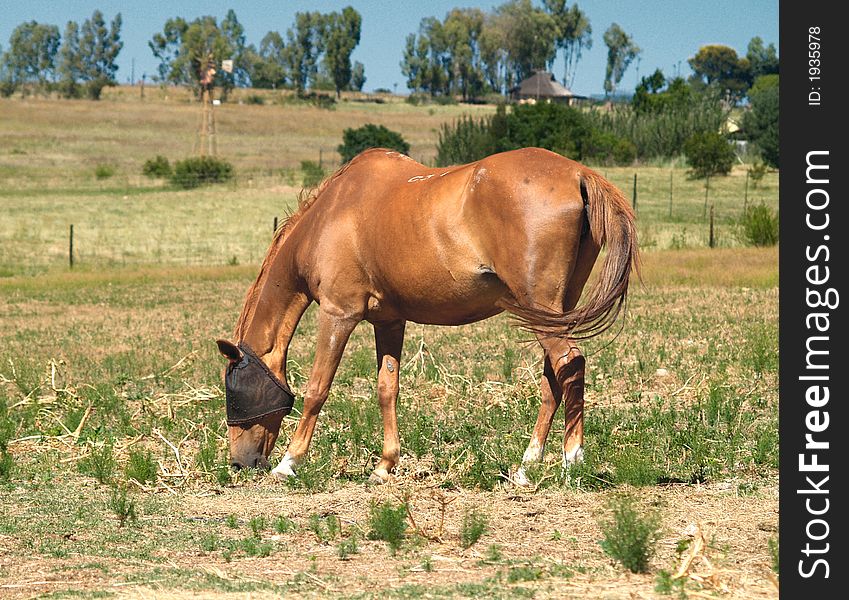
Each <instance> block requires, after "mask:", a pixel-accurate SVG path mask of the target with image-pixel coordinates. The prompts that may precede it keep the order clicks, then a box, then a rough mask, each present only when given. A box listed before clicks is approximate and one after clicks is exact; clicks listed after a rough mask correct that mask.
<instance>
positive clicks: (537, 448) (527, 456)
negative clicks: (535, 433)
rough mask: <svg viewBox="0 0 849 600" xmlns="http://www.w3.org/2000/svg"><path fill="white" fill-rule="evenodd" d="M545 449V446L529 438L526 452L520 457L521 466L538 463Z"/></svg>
mask: <svg viewBox="0 0 849 600" xmlns="http://www.w3.org/2000/svg"><path fill="white" fill-rule="evenodd" d="M544 449H545V446H543V445H542V444H540V443H539V441H538V440H537V439H536V438H531V442H530V443H529V444H528V448H527V450H525V453H524V454H523V455H522V464H523V465H524V464H527V463H532V462H539V461H540V459H542V453H543V450H544Z"/></svg>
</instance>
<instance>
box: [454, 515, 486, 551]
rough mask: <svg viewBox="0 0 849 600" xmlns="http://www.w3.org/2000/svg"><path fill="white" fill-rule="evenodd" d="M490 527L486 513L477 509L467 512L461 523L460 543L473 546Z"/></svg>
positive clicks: (468, 546)
mask: <svg viewBox="0 0 849 600" xmlns="http://www.w3.org/2000/svg"><path fill="white" fill-rule="evenodd" d="M488 527H489V524H488V519H487V517H486V515H485V514H483V513H480V512H478V511H476V510H472V511H468V512H466V513H465V514H464V515H463V522H462V523H461V524H460V545H461V546H463V548H471V547H472V546H474V545H475V544H476V543H477V541H478V540H479V539H481V536H483V534H485V533H486V531H487V529H488Z"/></svg>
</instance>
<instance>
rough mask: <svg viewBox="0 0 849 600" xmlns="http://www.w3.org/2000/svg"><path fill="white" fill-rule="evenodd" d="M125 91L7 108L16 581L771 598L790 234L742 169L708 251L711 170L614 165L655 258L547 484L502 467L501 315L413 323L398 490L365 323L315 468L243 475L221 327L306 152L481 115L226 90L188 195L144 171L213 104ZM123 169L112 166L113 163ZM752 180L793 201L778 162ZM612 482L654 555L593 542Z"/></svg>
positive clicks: (313, 456) (510, 367)
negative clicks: (321, 103) (210, 175)
mask: <svg viewBox="0 0 849 600" xmlns="http://www.w3.org/2000/svg"><path fill="white" fill-rule="evenodd" d="M111 93H112V95H111V96H109V97H107V99H106V100H104V101H103V102H101V103H99V104H96V103H90V102H59V101H55V100H47V99H34V100H33V99H31V100H27V101H21V100H12V101H9V100H4V101H0V182H2V185H0V197H2V201H3V208H4V210H3V216H2V217H0V341H2V351H0V449H2V448H3V447H6V448H7V450H6V451H4V452H2V453H0V596H3V597H14V598H17V597H20V598H24V597H26V598H29V597H34V596H39V595H44V596H49V597H74V596H80V595H82V596H85V597H109V596H113V595H114V596H128V597H182V596H186V597H188V596H190V595H195V594H203V595H205V596H206V595H212V596H218V595H220V596H222V597H223V596H230V595H233V596H239V597H242V596H245V597H246V596H248V595H250V596H251V597H266V596H268V597H272V596H279V595H281V594H291V595H296V594H297V595H299V596H307V597H334V598H336V597H344V598H385V597H390V598H413V597H431V598H443V597H534V598H563V597H567V598H631V597H663V596H665V595H666V594H671V595H670V596H669V597H673V596H679V597H704V596H712V595H717V596H722V597H729V598H772V597H776V596H777V594H778V591H777V584H776V583H775V581H776V580H775V575H774V571H773V567H774V560H773V552H772V550H773V549H774V548H775V544H776V543H777V523H778V493H777V492H778V474H777V466H778V437H777V420H778V413H777V405H778V394H777V362H778V359H777V318H778V315H777V312H778V307H777V297H778V287H777V286H778V274H777V256H778V255H777V249H775V248H767V249H762V248H751V247H746V246H744V244H743V243H742V241H741V238H740V235H739V230H738V227H737V225H736V218H737V217H738V215H739V212H740V210H741V206H742V204H741V203H742V197H743V190H744V189H745V188H744V180H745V169H744V167H743V166H740V167H738V168H737V169H736V170H735V171H734V173H733V174H732V175H731V176H730V177H727V178H717V180H716V181H712V182H711V190H710V198H711V200H712V202H713V203H714V205H715V214H716V216H717V235H718V246H719V247H717V248H714V249H710V248H707V247H706V246H707V233H706V232H707V226H708V223H707V220H706V219H705V218H703V214H704V188H703V187H702V182H698V181H692V180H689V179H687V177H686V174H685V169H684V168H683V166H682V165H680V164H670V165H643V166H640V167H637V168H616V169H613V168H603V167H599V170H600V171H602V172H604V173H605V174H606V175H607V176H608V177H610V178H611V179H612V180H613V181H614V182H615V183H617V184H618V185H619V186H620V187H621V188H622V189H623V190H624V191H625V192H626V195H628V196H630V195H631V192H632V187H631V186H632V185H633V176H634V173H635V172H636V173H638V185H639V188H638V216H639V227H640V235H641V240H642V245H643V248H644V253H643V262H644V270H643V283H642V284H635V285H634V286H633V288H632V295H631V300H630V305H629V312H628V318H627V320H626V321H625V325H624V328H623V329H622V331H621V333H620V334H619V335H618V336H615V335H614V334H613V333H611V334H608V335H606V336H602V338H599V339H597V340H593V341H591V342H587V343H585V344H584V352H585V354H586V355H587V356H588V379H587V446H586V451H587V460H586V462H585V463H584V464H583V465H582V466H581V467H580V468H578V469H577V470H575V471H572V472H570V473H569V474H568V475H564V474H563V473H562V472H561V470H560V463H559V449H558V447H559V444H560V443H561V439H562V429H563V426H562V419H557V420H556V421H555V427H554V430H553V431H552V434H551V437H550V444H549V448H548V450H547V455H546V460H545V461H544V463H543V464H542V465H540V466H539V468H537V469H535V470H533V471H532V472H531V478H532V481H533V485H532V486H531V487H530V488H528V489H522V488H517V487H515V486H513V485H512V484H510V483H509V482H508V481H507V477H508V475H509V473H510V472H511V470H512V469H514V468H515V467H516V466H517V463H518V461H519V460H520V458H521V455H522V452H523V450H524V446H525V445H526V443H527V440H528V437H529V434H530V430H531V427H532V426H533V421H534V418H535V416H536V410H537V407H538V404H539V390H538V378H539V371H540V368H541V354H540V351H539V350H538V347H537V346H536V344H530V343H527V334H525V333H523V332H522V331H520V330H517V329H516V328H515V327H513V326H512V325H511V323H510V320H509V318H507V317H505V316H499V317H496V318H493V319H490V320H488V321H485V322H482V323H478V324H472V325H468V326H464V327H458V328H438V327H425V326H420V325H415V324H410V325H409V327H408V333H407V339H406V343H405V347H404V355H403V357H402V367H403V368H402V377H401V397H400V402H399V422H400V430H401V443H402V462H401V467H400V469H399V471H398V473H397V477H396V478H395V480H394V481H393V482H392V483H390V484H389V485H386V486H382V487H372V486H369V485H367V484H366V480H367V477H368V474H369V472H370V470H371V468H372V467H373V465H374V461H375V457H376V456H378V455H379V450H380V442H381V425H380V418H379V411H378V408H377V403H376V400H375V396H376V390H375V388H376V382H375V376H374V365H373V363H374V343H373V338H372V334H371V331H370V328H369V327H368V326H367V324H362V325H361V326H360V327H358V328H357V330H356V331H355V333H354V335H353V337H352V340H351V342H350V343H349V345H348V348H347V350H346V353H345V357H344V358H343V361H342V364H341V366H340V370H339V373H338V374H337V377H336V381H335V384H334V386H333V388H332V390H331V397H330V400H329V401H328V403H327V405H326V406H325V410H324V412H323V414H322V416H321V417H320V419H319V426H318V430H317V433H316V437H315V439H314V442H313V447H312V449H311V453H310V461H309V463H308V464H307V465H305V466H304V467H303V468H302V469H301V471H300V473H299V479H298V480H296V481H293V482H291V483H278V482H275V481H273V480H272V479H271V478H270V477H269V476H268V475H266V474H264V473H254V472H240V473H239V474H232V473H230V472H229V470H228V469H227V457H226V447H227V443H226V427H225V425H224V422H223V416H224V415H223V412H224V411H223V391H222V384H221V380H220V374H221V370H222V367H223V359H221V358H220V356H218V354H217V351H216V349H215V345H214V344H213V340H214V339H215V338H217V337H229V336H230V334H231V332H232V329H233V325H234V323H235V320H236V317H237V316H238V312H239V310H240V308H241V302H242V299H243V297H244V293H245V290H246V289H247V287H248V285H249V284H250V282H251V281H252V279H253V277H254V276H255V275H256V270H257V266H258V262H259V261H260V260H261V258H262V256H263V253H264V250H265V246H266V245H267V243H268V241H269V239H270V236H271V232H272V223H273V219H274V217H275V216H279V217H282V216H283V215H284V214H285V211H286V210H287V209H291V207H292V206H293V205H294V201H295V196H296V194H297V191H298V189H299V184H300V173H299V170H298V169H299V165H300V161H301V160H318V153H319V152H318V151H319V150H320V149H321V150H322V156H323V160H324V161H326V162H327V163H328V164H329V165H332V164H333V161H336V160H338V157H337V156H336V155H335V154H334V153H333V150H332V149H333V148H335V145H337V144H338V143H339V141H340V140H341V131H342V129H344V128H345V127H349V126H352V125H356V124H360V123H364V122H367V121H373V122H377V123H383V124H386V125H387V126H388V127H390V128H392V129H396V130H398V131H401V132H402V133H403V134H404V136H405V138H406V139H408V140H409V141H411V144H412V146H413V149H412V155H413V156H414V157H415V158H417V159H418V158H421V159H422V160H424V161H428V160H430V159H431V157H432V156H433V146H434V143H435V141H436V136H437V133H436V132H437V131H438V128H439V124H440V123H441V122H444V121H446V120H450V119H452V118H455V117H456V116H458V115H459V114H461V113H462V112H463V111H466V110H474V111H478V112H483V111H486V110H491V107H473V108H472V109H469V108H468V107H457V106H445V107H427V106H424V107H412V106H409V105H406V104H403V103H399V102H387V103H385V104H374V103H364V102H354V101H353V99H351V101H349V102H347V103H340V105H339V106H337V108H336V109H335V110H331V111H328V110H322V109H318V108H316V107H312V106H297V105H288V104H280V103H275V102H273V101H271V100H269V101H268V102H267V103H266V104H265V105H261V106H260V105H252V104H243V105H239V104H235V103H234V104H231V105H228V104H225V105H223V106H222V107H221V110H220V114H219V131H220V132H221V141H220V143H221V145H222V147H224V146H225V140H226V148H227V150H226V151H225V152H222V154H224V155H225V156H226V157H228V158H230V159H231V160H232V161H233V162H234V164H235V166H236V169H237V173H238V177H237V179H236V181H235V182H234V183H232V184H227V185H223V186H217V187H210V188H204V189H202V190H200V191H175V190H173V189H171V188H169V187H168V186H167V185H166V184H165V183H164V182H161V181H148V180H146V179H144V178H142V177H141V175H140V169H141V163H142V162H143V161H144V160H145V159H147V158H150V157H151V156H152V155H154V154H157V153H162V154H166V155H167V156H168V157H169V158H172V159H174V158H180V157H182V156H185V155H188V154H189V153H190V152H191V145H192V141H193V130H194V124H195V122H196V118H195V117H196V107H194V106H191V105H189V104H188V103H187V102H186V101H185V98H181V97H179V96H178V95H177V96H175V97H170V96H169V98H168V99H166V98H164V95H165V94H166V93H168V92H167V91H163V90H159V89H149V90H148V91H147V93H148V98H147V101H146V102H144V103H143V102H141V101H139V100H138V99H136V98H135V96H134V95H132V94H131V91H128V90H111ZM171 94H172V95H173V94H174V93H173V92H171ZM160 95H161V97H160ZM107 162H108V163H109V164H111V165H113V166H114V171H115V173H114V175H112V176H111V177H109V178H103V179H97V178H96V177H95V175H94V170H95V168H96V167H97V165H99V164H105V163H107ZM670 173H671V174H672V178H673V183H674V190H675V192H674V204H673V211H672V216H670V215H669V195H668V188H669V180H670ZM750 185H751V184H750ZM747 201H748V202H761V201H763V202H766V203H767V204H768V205H770V206H772V207H775V206H776V205H777V175H776V174H774V173H770V174H768V175H767V176H766V177H765V179H764V180H763V181H762V182H761V183H760V185H758V187H757V188H753V187H749V188H748V198H747ZM71 223H73V224H74V225H75V236H76V237H75V246H76V252H77V254H76V259H77V260H76V264H75V268H74V270H73V271H70V270H69V269H68V267H67V251H68V248H67V244H68V238H67V236H68V227H69V225H70V224H71ZM314 327H315V320H314V312H313V311H312V310H311V311H310V312H308V314H307V315H306V317H305V318H304V320H303V322H302V323H301V325H300V327H299V332H298V335H296V337H295V339H294V341H293V346H292V351H291V353H290V358H289V360H290V366H289V373H290V384H291V385H292V387H293V389H294V390H295V391H296V393H298V392H300V391H302V390H303V388H304V386H305V384H306V381H305V374H306V373H307V371H308V368H309V365H310V362H311V355H312V352H313V346H312V340H313V334H314ZM298 395H300V394H298ZM299 407H300V405H299V404H296V406H295V411H294V412H293V414H292V415H291V416H290V417H289V418H287V419H286V421H285V422H284V431H283V432H282V433H281V441H280V442H279V443H278V448H277V450H276V451H275V454H274V455H273V456H272V462H274V460H275V459H279V458H280V455H281V454H282V451H283V448H284V447H285V440H286V439H287V437H288V435H289V434H290V433H291V432H292V431H293V429H294V425H295V423H296V421H297V416H298V409H299ZM622 498H624V500H622ZM617 499H620V500H619V501H622V502H627V503H629V505H630V506H633V507H635V508H636V510H637V512H638V513H639V514H641V515H651V514H656V515H657V518H658V519H659V530H658V531H659V538H658V541H657V543H656V545H655V547H656V553H655V555H654V556H653V557H652V558H651V560H650V563H649V569H648V572H647V573H639V574H636V573H631V572H629V571H628V570H626V569H625V568H624V567H623V566H622V565H621V564H619V563H618V562H616V561H614V560H612V559H611V558H610V556H609V555H608V554H607V553H605V551H604V549H603V548H602V546H601V545H600V541H602V540H603V539H604V538H605V534H604V533H603V528H604V525H605V523H606V522H607V521H608V520H609V519H610V515H611V506H612V503H615V502H616V501H617ZM404 504H405V505H406V507H407V509H406V510H403V511H401V512H398V510H399V509H398V507H400V506H402V505H404ZM398 514H400V515H401V518H400V523H401V527H403V526H406V533H405V534H404V535H403V536H400V534H398V535H397V536H395V537H393V536H392V535H390V534H391V533H392V531H393V527H392V525H393V523H394V524H395V525H396V526H397V525H398V521H399V520H398V518H397V515H398ZM393 515H395V517H393ZM393 518H394V521H393ZM475 523H477V524H479V527H477V529H476V528H475ZM396 529H397V527H396ZM374 538H389V541H386V540H385V539H374ZM470 541H471V543H469V542H470ZM702 542H704V544H703V545H702ZM688 557H690V558H691V559H692V562H691V563H689V565H684V566H687V568H686V569H683V570H682V572H681V575H682V576H681V577H680V578H677V579H675V578H674V577H673V575H674V574H676V571H678V569H679V567H681V566H682V563H685V562H686V560H687V558H688Z"/></svg>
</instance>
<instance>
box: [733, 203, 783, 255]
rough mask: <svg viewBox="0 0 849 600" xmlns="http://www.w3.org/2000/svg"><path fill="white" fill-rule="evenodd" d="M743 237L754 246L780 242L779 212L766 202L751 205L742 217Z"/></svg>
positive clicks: (772, 244) (771, 244)
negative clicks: (765, 203)
mask: <svg viewBox="0 0 849 600" xmlns="http://www.w3.org/2000/svg"><path fill="white" fill-rule="evenodd" d="M740 226H741V227H742V228H743V238H744V239H745V240H746V242H748V243H749V244H751V245H753V246H774V245H775V244H777V243H778V213H776V212H774V211H773V210H771V209H770V208H769V207H767V206H765V205H764V204H757V205H755V206H749V207H747V208H746V211H745V212H744V213H743V216H742V217H741V218H740Z"/></svg>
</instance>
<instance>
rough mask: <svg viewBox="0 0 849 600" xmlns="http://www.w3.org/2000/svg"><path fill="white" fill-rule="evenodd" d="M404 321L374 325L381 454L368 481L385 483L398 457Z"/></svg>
mask: <svg viewBox="0 0 849 600" xmlns="http://www.w3.org/2000/svg"><path fill="white" fill-rule="evenodd" d="M405 325H406V323H405V322H404V321H399V322H393V323H376V324H375V326H374V338H375V342H376V346H377V400H378V402H379V403H380V414H381V416H382V417H383V453H382V455H381V458H380V462H378V463H377V466H376V467H375V468H374V472H373V473H372V475H371V477H370V478H369V481H371V482H372V483H386V482H387V481H388V480H389V473H391V472H392V469H394V468H395V466H396V465H397V464H398V460H399V459H400V457H401V441H400V439H399V437H398V417H397V415H396V411H395V408H396V405H397V402H398V377H399V375H400V367H401V347H402V346H403V345H404V327H405Z"/></svg>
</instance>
